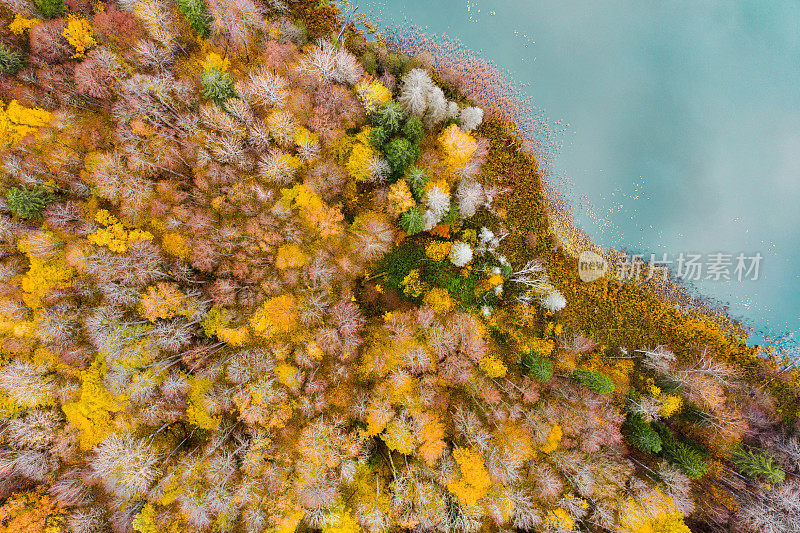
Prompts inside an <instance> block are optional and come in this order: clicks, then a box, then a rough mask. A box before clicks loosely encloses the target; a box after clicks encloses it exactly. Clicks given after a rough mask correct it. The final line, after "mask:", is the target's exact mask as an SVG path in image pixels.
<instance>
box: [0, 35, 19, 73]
mask: <svg viewBox="0 0 800 533" xmlns="http://www.w3.org/2000/svg"><path fill="white" fill-rule="evenodd" d="M23 63H24V59H23V57H22V54H20V53H19V52H17V51H16V50H12V49H11V47H10V46H8V45H7V44H5V43H0V72H2V73H3V74H9V75H14V74H16V73H17V72H19V70H20V69H21V68H22V65H23Z"/></svg>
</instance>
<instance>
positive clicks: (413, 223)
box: [400, 207, 425, 235]
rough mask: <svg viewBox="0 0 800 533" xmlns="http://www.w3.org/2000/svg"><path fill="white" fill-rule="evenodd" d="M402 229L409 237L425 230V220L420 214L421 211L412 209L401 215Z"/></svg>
mask: <svg viewBox="0 0 800 533" xmlns="http://www.w3.org/2000/svg"><path fill="white" fill-rule="evenodd" d="M400 227H401V228H403V231H405V232H406V233H408V234H409V235H414V234H416V233H419V232H420V231H422V230H423V229H425V220H424V219H423V218H422V213H420V212H419V209H418V208H416V207H412V208H411V209H409V210H408V211H406V212H405V213H403V214H402V215H400Z"/></svg>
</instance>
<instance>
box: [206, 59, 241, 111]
mask: <svg viewBox="0 0 800 533" xmlns="http://www.w3.org/2000/svg"><path fill="white" fill-rule="evenodd" d="M200 82H201V83H202V84H203V96H204V97H206V98H207V99H209V100H214V101H215V102H223V101H225V100H227V99H228V98H233V97H234V96H236V92H235V91H234V90H233V77H231V75H230V74H228V73H227V72H223V71H222V69H220V68H219V67H214V68H210V69H207V70H204V71H203V75H202V77H201V78H200Z"/></svg>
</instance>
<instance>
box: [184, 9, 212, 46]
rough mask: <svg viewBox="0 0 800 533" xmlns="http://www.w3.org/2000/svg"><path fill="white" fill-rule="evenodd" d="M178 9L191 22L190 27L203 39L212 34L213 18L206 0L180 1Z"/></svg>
mask: <svg viewBox="0 0 800 533" xmlns="http://www.w3.org/2000/svg"><path fill="white" fill-rule="evenodd" d="M178 9H179V10H180V12H181V13H182V14H183V16H184V17H186V20H187V21H189V26H190V27H191V28H192V30H193V31H194V32H195V33H196V34H197V36H198V37H200V38H201V39H207V38H208V36H209V35H210V34H211V21H212V17H211V15H210V14H209V13H208V6H207V5H206V3H205V1H204V0H178Z"/></svg>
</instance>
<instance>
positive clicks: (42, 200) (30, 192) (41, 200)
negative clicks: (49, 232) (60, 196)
mask: <svg viewBox="0 0 800 533" xmlns="http://www.w3.org/2000/svg"><path fill="white" fill-rule="evenodd" d="M53 200H55V197H54V196H53V195H51V194H50V193H49V192H48V190H47V189H45V188H44V187H42V186H40V185H37V186H36V187H33V188H31V189H28V188H27V187H14V188H13V189H9V191H8V192H7V193H6V203H7V204H8V208H9V209H11V212H12V213H14V214H15V215H17V216H18V217H20V218H32V219H36V220H42V211H44V208H45V207H47V204H49V203H50V202H52V201H53Z"/></svg>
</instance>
